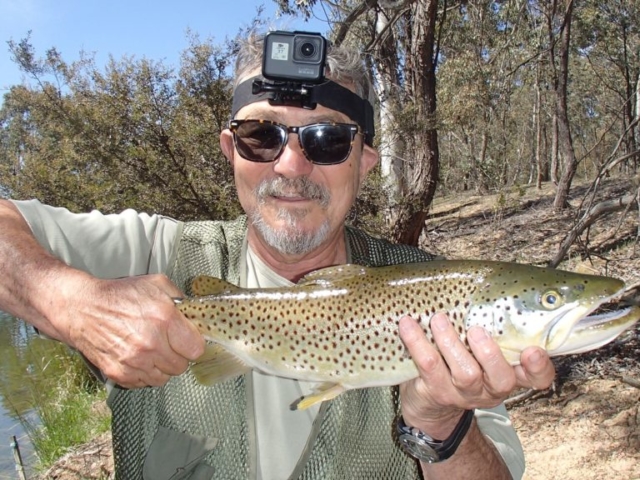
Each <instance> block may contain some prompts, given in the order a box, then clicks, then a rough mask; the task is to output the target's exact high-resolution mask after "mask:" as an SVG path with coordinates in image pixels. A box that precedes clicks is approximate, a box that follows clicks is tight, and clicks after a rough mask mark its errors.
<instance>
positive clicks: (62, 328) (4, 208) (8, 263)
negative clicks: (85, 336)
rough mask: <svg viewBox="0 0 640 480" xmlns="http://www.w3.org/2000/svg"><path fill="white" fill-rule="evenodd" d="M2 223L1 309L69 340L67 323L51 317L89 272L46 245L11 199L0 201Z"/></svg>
mask: <svg viewBox="0 0 640 480" xmlns="http://www.w3.org/2000/svg"><path fill="white" fill-rule="evenodd" d="M0 225H1V226H2V228H0V271H1V272H2V276H1V278H0V309H1V310H3V311H6V312H8V313H10V314H12V315H14V316H16V317H19V318H22V319H24V320H26V321H27V322H29V323H31V324H32V325H34V326H35V327H36V328H38V329H39V330H40V331H42V332H43V333H45V334H47V335H48V336H50V337H52V338H56V339H58V340H62V341H65V342H67V343H69V332H68V326H67V325H61V324H55V323H54V322H53V321H52V319H55V318H59V317H58V316H57V315H55V312H56V311H57V309H58V308H60V307H59V304H60V303H62V302H63V301H64V299H65V297H66V296H67V295H68V294H71V293H72V292H73V293H75V294H77V293H78V289H79V288H81V285H83V284H84V283H85V282H86V279H87V277H88V275H87V274H86V273H84V272H81V271H78V270H75V269H72V268H70V267H69V266H67V265H65V264H64V263H63V262H61V261H60V260H58V259H56V258H55V257H53V256H52V255H51V254H49V253H48V252H47V251H46V250H45V249H43V248H42V247H41V246H40V245H39V244H38V242H37V240H36V239H35V237H34V236H33V234H32V233H31V230H30V228H29V226H28V224H27V223H26V221H25V220H24V218H23V217H22V215H21V214H20V212H19V211H18V209H17V208H16V207H15V206H14V205H13V204H12V203H11V202H8V201H0ZM63 278H64V281H63ZM54 286H55V287H56V288H53V287H54Z"/></svg>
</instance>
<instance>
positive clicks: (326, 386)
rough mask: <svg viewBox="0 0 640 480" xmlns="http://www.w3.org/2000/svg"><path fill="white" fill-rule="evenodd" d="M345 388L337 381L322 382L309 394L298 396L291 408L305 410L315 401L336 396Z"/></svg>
mask: <svg viewBox="0 0 640 480" xmlns="http://www.w3.org/2000/svg"><path fill="white" fill-rule="evenodd" d="M346 390H347V389H346V388H344V387H343V386H342V385H340V384H339V383H323V384H322V385H320V386H319V387H318V388H316V389H315V390H314V391H313V393H312V394H311V395H307V396H305V397H302V398H299V399H298V400H296V401H295V402H293V403H292V404H291V406H290V407H289V408H291V410H306V409H307V408H309V407H311V406H313V405H315V404H316V403H320V402H325V401H327V400H332V399H334V398H336V397H337V396H338V395H340V394H341V393H343V392H345V391H346Z"/></svg>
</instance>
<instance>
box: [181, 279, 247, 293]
mask: <svg viewBox="0 0 640 480" xmlns="http://www.w3.org/2000/svg"><path fill="white" fill-rule="evenodd" d="M237 289H238V287H236V286H235V285H233V284H231V283H229V282H225V281H224V280H221V279H220V278H216V277H210V276H208V275H198V276H197V277H196V278H194V279H193V281H192V282H191V291H192V292H193V294H194V295H196V296H198V297H204V296H205V295H217V294H220V293H224V292H231V291H233V290H237Z"/></svg>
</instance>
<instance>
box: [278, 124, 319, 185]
mask: <svg viewBox="0 0 640 480" xmlns="http://www.w3.org/2000/svg"><path fill="white" fill-rule="evenodd" d="M297 137H298V135H297V134H295V133H290V134H289V139H288V141H287V144H286V145H285V146H284V150H283V151H282V153H281V154H280V156H279V157H278V158H277V159H276V161H275V164H274V166H273V170H274V172H275V173H278V174H279V175H282V176H284V177H287V178H296V177H302V176H305V175H309V174H310V173H311V171H312V170H313V163H311V161H309V160H308V159H307V157H305V155H304V152H303V151H302V147H301V146H300V142H299V141H298V138H297Z"/></svg>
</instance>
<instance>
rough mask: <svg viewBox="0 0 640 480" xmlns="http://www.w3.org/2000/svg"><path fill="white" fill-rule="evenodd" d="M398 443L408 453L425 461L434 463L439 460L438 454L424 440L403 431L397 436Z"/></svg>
mask: <svg viewBox="0 0 640 480" xmlns="http://www.w3.org/2000/svg"><path fill="white" fill-rule="evenodd" d="M398 440H400V443H401V444H402V445H403V447H404V449H405V450H406V451H407V453H408V454H409V455H411V456H412V457H415V458H417V459H418V460H420V461H422V462H425V463H435V462H437V461H439V460H440V455H438V453H437V452H436V451H435V450H434V449H433V448H432V447H431V446H429V445H428V444H427V443H426V442H424V441H423V440H420V439H419V438H416V437H414V436H413V435H411V434H408V433H404V434H402V435H400V436H399V437H398Z"/></svg>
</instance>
